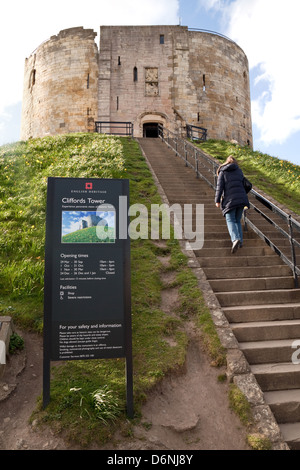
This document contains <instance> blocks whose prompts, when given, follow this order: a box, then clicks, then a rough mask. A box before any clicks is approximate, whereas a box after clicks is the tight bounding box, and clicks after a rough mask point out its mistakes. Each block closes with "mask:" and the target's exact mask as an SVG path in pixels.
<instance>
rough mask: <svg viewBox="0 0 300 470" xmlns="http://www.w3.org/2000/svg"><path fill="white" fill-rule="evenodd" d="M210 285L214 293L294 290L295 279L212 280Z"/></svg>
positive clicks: (289, 277) (290, 277) (287, 277)
mask: <svg viewBox="0 0 300 470" xmlns="http://www.w3.org/2000/svg"><path fill="white" fill-rule="evenodd" d="M209 284H210V286H211V288H212V289H213V291H214V292H225V291H226V292H227V293H228V292H233V291H235V292H236V291H257V290H264V289H266V290H270V289H293V287H294V278H293V277H292V276H285V277H255V278H254V277H251V278H250V277H248V278H239V279H211V280H209Z"/></svg>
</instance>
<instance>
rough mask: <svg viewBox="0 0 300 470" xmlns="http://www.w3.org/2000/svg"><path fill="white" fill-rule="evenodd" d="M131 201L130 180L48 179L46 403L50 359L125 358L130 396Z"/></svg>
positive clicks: (48, 397) (45, 312) (48, 392)
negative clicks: (129, 214)
mask: <svg viewBox="0 0 300 470" xmlns="http://www.w3.org/2000/svg"><path fill="white" fill-rule="evenodd" d="M128 204H129V181H128V180H117V179H95V178H92V179H85V178H49V179H48V192H47V216H46V249H45V294H44V299H45V300H44V406H46V404H47V403H48V402H49V399H50V378H49V376H50V361H51V360H53V361H61V360H62V361H65V360H86V359H105V358H120V357H125V358H126V371H127V394H128V387H129V388H130V395H131V394H132V393H131V392H132V359H131V356H132V351H131V305H130V241H129V238H128V236H127V235H128ZM127 404H128V402H127ZM130 408H131V406H130Z"/></svg>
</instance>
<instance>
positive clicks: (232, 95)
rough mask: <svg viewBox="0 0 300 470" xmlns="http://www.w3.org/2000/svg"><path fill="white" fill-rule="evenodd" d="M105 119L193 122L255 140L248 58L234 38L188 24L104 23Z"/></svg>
mask: <svg viewBox="0 0 300 470" xmlns="http://www.w3.org/2000/svg"><path fill="white" fill-rule="evenodd" d="M100 37H101V41H100V53H99V57H100V60H99V102H98V112H99V115H98V119H99V120H107V121H131V122H133V123H134V134H135V136H136V137H140V136H142V135H143V124H145V123H147V122H161V123H163V124H165V125H167V127H169V128H170V129H171V130H182V129H183V128H185V125H186V124H187V123H188V124H193V125H196V126H201V127H205V128H207V129H208V138H215V139H224V140H232V139H235V140H237V141H238V142H239V143H241V144H247V143H248V144H249V145H250V146H252V122H251V104H250V103H251V102H250V85H249V67H248V60H247V57H246V55H245V54H244V52H243V51H242V50H241V48H240V47H239V46H238V45H237V44H235V43H234V42H232V41H230V40H228V39H226V38H223V37H220V36H218V35H215V34H210V33H204V32H199V31H189V30H188V28H187V27H184V26H131V27H128V26H127V27H119V26H102V27H101V30H100Z"/></svg>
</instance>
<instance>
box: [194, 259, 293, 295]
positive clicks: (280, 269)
mask: <svg viewBox="0 0 300 470" xmlns="http://www.w3.org/2000/svg"><path fill="white" fill-rule="evenodd" d="M203 270H204V272H205V275H206V277H207V279H208V280H212V279H231V281H232V282H235V281H236V280H239V279H241V278H245V277H248V278H256V277H259V278H261V277H263V276H265V277H268V278H272V277H275V278H276V277H284V276H290V275H291V270H290V268H289V267H288V266H286V265H275V266H244V267H240V266H235V267H228V268H226V270H225V269H222V268H204V269H203ZM270 282H271V281H270ZM224 290H225V289H224Z"/></svg>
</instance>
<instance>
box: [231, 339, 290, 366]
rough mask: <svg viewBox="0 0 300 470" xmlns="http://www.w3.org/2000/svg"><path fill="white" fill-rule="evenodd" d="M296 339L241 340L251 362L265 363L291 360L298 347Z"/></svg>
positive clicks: (242, 349) (242, 348)
mask: <svg viewBox="0 0 300 470" xmlns="http://www.w3.org/2000/svg"><path fill="white" fill-rule="evenodd" d="M294 343H295V339H278V340H271V341H256V340H255V341H249V342H240V343H239V346H240V349H241V351H243V353H244V355H245V357H246V359H247V361H248V362H249V364H265V363H271V362H276V363H279V362H289V361H291V359H292V355H293V353H295V351H296V350H297V347H298V346H296V348H295V347H293V345H294Z"/></svg>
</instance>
